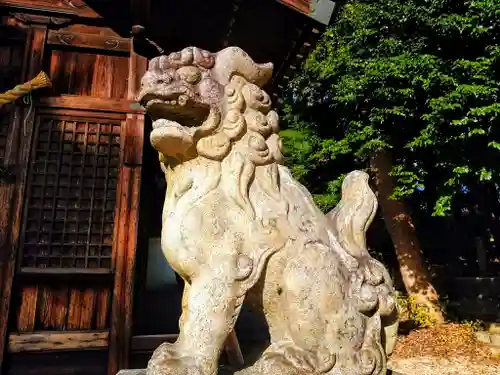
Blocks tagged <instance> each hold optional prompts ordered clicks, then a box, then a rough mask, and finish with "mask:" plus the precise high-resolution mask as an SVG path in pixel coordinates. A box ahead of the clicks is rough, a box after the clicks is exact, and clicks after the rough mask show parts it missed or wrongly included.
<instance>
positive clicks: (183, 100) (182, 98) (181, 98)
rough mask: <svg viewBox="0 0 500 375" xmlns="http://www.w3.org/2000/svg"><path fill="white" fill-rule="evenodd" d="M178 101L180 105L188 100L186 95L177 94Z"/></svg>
mask: <svg viewBox="0 0 500 375" xmlns="http://www.w3.org/2000/svg"><path fill="white" fill-rule="evenodd" d="M178 101H179V105H182V106H184V105H186V103H187V101H188V97H187V95H181V96H179V98H178Z"/></svg>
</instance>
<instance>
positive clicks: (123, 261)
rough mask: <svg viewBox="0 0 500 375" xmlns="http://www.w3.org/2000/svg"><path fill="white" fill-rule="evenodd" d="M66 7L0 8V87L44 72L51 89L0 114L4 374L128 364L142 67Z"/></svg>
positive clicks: (86, 16) (121, 42) (111, 37)
mask: <svg viewBox="0 0 500 375" xmlns="http://www.w3.org/2000/svg"><path fill="white" fill-rule="evenodd" d="M7 3H12V4H10V5H13V6H26V5H28V4H24V3H26V2H24V3H23V1H14V0H12V1H7ZM41 3H42V2H40V1H39V2H37V4H36V5H41V6H45V7H46V8H45V10H49V11H50V10H54V11H60V10H61V7H64V4H63V3H64V2H56V1H44V2H43V3H44V4H41ZM61 4H62V5H61ZM7 5H9V4H7ZM75 9H77V8H75V7H72V12H76V13H77V14H76V16H77V17H76V16H75V17H64V16H63V17H62V18H61V17H59V18H54V17H53V16H52V17H47V16H43V15H40V14H37V13H33V14H32V13H29V12H28V11H23V10H22V9H21V10H20V9H18V8H13V9H12V10H11V9H9V8H0V11H3V16H2V21H1V28H0V32H1V34H0V71H1V73H0V89H1V91H2V92H3V91H6V90H7V89H10V88H13V87H14V86H15V85H17V84H20V83H22V82H23V81H26V80H29V79H31V78H33V77H34V76H35V75H36V74H38V72H39V71H40V70H44V71H45V72H47V74H48V75H49V76H50V79H51V81H52V88H50V89H42V90H39V91H37V92H35V93H33V96H32V104H31V103H23V102H22V100H18V101H17V102H16V103H14V104H9V105H6V106H4V107H2V108H0V116H1V117H0V167H3V170H8V172H9V176H11V177H10V179H9V180H8V181H2V182H0V206H1V207H2V209H1V210H0V251H1V252H0V254H1V258H0V261H1V264H0V277H1V281H2V285H1V289H2V290H1V291H2V299H1V300H0V356H1V354H3V357H2V359H3V361H2V370H3V373H4V374H29V373H35V372H36V373H37V374H43V373H47V374H48V373H50V374H53V373H55V372H58V373H71V374H77V373H78V374H80V373H81V374H86V373H92V374H95V373H98V374H105V373H109V374H112V375H114V374H115V373H116V371H117V370H118V369H119V368H123V367H125V366H126V365H127V359H128V352H129V347H128V345H129V342H130V336H131V325H132V324H131V322H132V316H131V315H132V303H133V301H132V289H133V282H134V280H133V275H134V273H133V270H134V266H135V249H136V232H137V215H138V208H139V202H138V201H139V186H140V176H141V164H142V159H141V158H142V146H143V128H144V115H143V114H142V113H141V112H138V111H135V110H134V109H133V106H132V103H133V99H134V96H135V94H136V91H137V88H138V84H139V79H140V77H141V76H142V74H143V73H144V71H145V69H146V61H145V59H144V58H142V57H139V56H137V55H135V54H134V53H133V51H132V48H131V42H130V39H128V38H122V37H120V36H119V35H117V34H116V33H115V32H114V31H113V30H111V29H110V28H107V27H105V26H104V25H100V26H96V25H95V24H96V22H95V19H96V18H97V15H96V14H93V13H92V12H90V11H89V10H88V9H84V8H82V9H80V10H78V9H77V10H75ZM6 10H7V11H6ZM4 175H5V173H4ZM58 353H59V354H58Z"/></svg>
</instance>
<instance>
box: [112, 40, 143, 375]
mask: <svg viewBox="0 0 500 375" xmlns="http://www.w3.org/2000/svg"><path fill="white" fill-rule="evenodd" d="M146 68H147V63H146V59H145V58H143V57H141V56H138V55H136V54H135V53H134V52H133V51H132V48H131V51H130V60H129V74H128V81H129V85H128V93H127V99H128V100H133V98H134V97H135V95H136V94H137V91H138V89H139V82H140V79H141V77H142V76H143V74H144V73H145V72H146ZM143 134H144V116H136V117H133V116H131V115H127V121H126V124H125V126H124V134H122V137H121V141H122V144H121V147H122V150H121V154H122V163H123V166H122V168H121V171H120V182H119V187H118V189H117V194H118V198H117V208H116V214H115V232H114V235H113V264H114V265H115V270H116V274H115V284H114V288H113V297H112V306H111V323H110V326H111V333H110V345H109V362H108V374H109V375H116V373H117V372H118V370H120V369H123V368H126V367H127V366H128V359H129V358H128V357H129V352H130V340H131V336H132V312H133V291H134V271H135V261H136V248H137V230H138V220H139V199H140V185H141V171H142V168H141V166H140V165H138V164H140V162H142V147H143V144H144V139H143ZM127 147H130V148H131V150H127ZM125 155H127V164H128V165H127V164H125Z"/></svg>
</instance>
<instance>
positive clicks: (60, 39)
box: [47, 30, 131, 53]
mask: <svg viewBox="0 0 500 375" xmlns="http://www.w3.org/2000/svg"><path fill="white" fill-rule="evenodd" d="M47 44H51V45H59V46H72V47H81V48H93V49H100V50H109V51H118V52H127V53H128V52H129V50H130V45H131V41H130V39H129V38H119V37H111V36H108V35H96V34H87V33H81V32H69V31H64V32H61V31H58V30H50V31H49V33H48V37H47Z"/></svg>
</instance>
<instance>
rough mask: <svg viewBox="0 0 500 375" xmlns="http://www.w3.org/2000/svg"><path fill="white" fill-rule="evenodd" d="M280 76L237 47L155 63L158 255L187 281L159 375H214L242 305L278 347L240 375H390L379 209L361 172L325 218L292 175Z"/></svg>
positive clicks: (148, 79) (390, 304)
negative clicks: (276, 93)
mask: <svg viewBox="0 0 500 375" xmlns="http://www.w3.org/2000/svg"><path fill="white" fill-rule="evenodd" d="M271 74H272V65H271V64H256V63H255V62H253V61H252V60H251V58H250V57H249V56H248V55H247V54H246V53H244V52H243V51H242V50H241V49H239V48H236V47H230V48H226V49H224V50H222V51H220V52H218V53H216V54H211V53H209V52H207V51H203V50H200V49H198V48H193V47H190V48H186V49H184V50H183V51H181V52H178V53H174V54H171V55H168V56H161V57H158V58H155V59H153V60H152V61H151V63H150V68H149V70H148V72H147V73H146V75H145V76H144V78H143V86H142V90H141V93H140V95H139V100H140V101H141V103H142V105H143V106H144V107H145V108H146V109H147V110H148V112H149V113H150V115H151V117H152V119H153V131H152V133H151V143H152V145H153V146H154V147H155V148H156V149H157V150H158V152H159V155H160V162H161V165H162V168H163V169H164V171H165V174H166V179H167V186H168V188H167V194H166V199H165V205H164V214H163V230H162V249H163V251H164V253H165V256H166V257H167V259H168V261H169V263H170V264H171V266H172V267H173V268H174V270H176V271H177V272H178V273H179V274H180V275H181V276H182V277H183V278H184V280H185V281H186V289H185V293H184V296H183V313H182V317H181V320H180V335H179V339H178V341H177V342H176V343H175V344H163V345H162V346H160V347H159V348H158V349H157V351H156V352H155V354H154V355H153V357H152V359H151V361H150V364H149V366H148V371H149V375H167V374H185V375H187V374H190V375H191V374H210V375H211V374H213V373H214V372H215V371H216V368H217V361H218V356H219V354H220V350H221V348H222V346H223V344H224V340H225V339H226V337H227V335H228V334H229V332H230V331H231V330H232V329H233V327H234V324H235V322H236V319H237V317H238V314H239V311H240V308H241V305H242V303H243V300H244V299H245V297H250V296H255V295H256V297H257V298H258V299H259V300H260V301H262V308H263V312H264V314H265V315H266V318H267V322H268V324H269V330H270V333H271V346H270V347H269V348H268V349H267V350H266V352H265V353H264V354H263V356H262V357H261V359H260V360H259V361H257V363H256V364H255V365H254V366H252V367H251V368H249V369H246V370H244V374H290V375H292V374H297V375H302V374H303V375H306V374H311V373H324V374H334V373H337V371H340V372H341V373H346V374H384V373H385V371H386V365H385V353H384V351H383V349H382V346H381V345H382V342H381V337H382V331H381V330H382V327H381V324H382V321H381V318H382V317H383V316H389V315H390V314H392V313H393V312H394V311H395V301H394V296H393V288H392V284H391V280H390V278H389V275H388V273H387V271H386V270H385V268H384V267H383V265H382V264H380V263H379V262H377V261H376V260H375V259H373V258H371V256H370V255H369V253H368V251H367V249H366V243H365V232H366V229H367V228H368V226H369V224H370V223H371V221H372V219H373V216H374V214H375V211H376V209H377V203H376V199H375V196H374V195H373V192H371V190H370V188H369V186H368V176H367V175H366V174H365V173H363V172H357V171H356V172H353V173H351V174H350V175H349V176H348V177H347V178H346V180H345V182H344V188H343V197H342V201H341V203H340V204H339V206H338V207H337V208H336V210H334V211H333V212H332V213H330V214H329V215H328V217H326V216H325V215H323V213H322V212H321V211H320V210H319V209H318V208H317V207H316V205H315V204H314V202H313V200H312V197H311V195H310V194H309V192H308V191H307V189H306V188H305V187H303V186H302V185H300V184H299V183H298V182H297V181H296V180H295V179H294V178H293V177H292V175H291V174H290V172H289V170H288V169H287V168H286V167H285V166H283V165H282V164H281V163H282V160H283V155H282V143H281V141H280V138H279V135H278V131H279V127H278V115H277V113H276V112H275V111H273V110H272V109H271V100H270V98H269V96H268V95H267V93H265V92H264V91H263V90H262V89H261V87H262V86H263V85H264V84H265V83H266V82H267V81H268V80H269V79H270V77H271Z"/></svg>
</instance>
